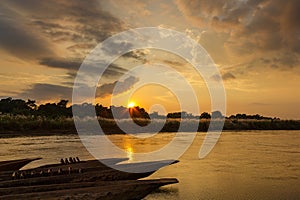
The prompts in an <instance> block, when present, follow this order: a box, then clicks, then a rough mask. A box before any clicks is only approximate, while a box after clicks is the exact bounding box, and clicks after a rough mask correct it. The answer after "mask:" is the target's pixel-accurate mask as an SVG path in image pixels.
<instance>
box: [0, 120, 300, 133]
mask: <svg viewBox="0 0 300 200" xmlns="http://www.w3.org/2000/svg"><path fill="white" fill-rule="evenodd" d="M86 121H87V122H88V121H89V120H88V119H87V120H86ZM98 121H99V124H100V125H101V127H102V129H103V131H104V132H105V133H106V134H122V133H124V131H122V130H121V129H120V128H119V126H118V124H117V123H116V121H114V120H112V119H104V118H99V119H98ZM128 122H129V120H119V121H118V123H119V124H120V125H121V126H123V127H126V130H128V131H129V132H139V131H140V130H137V129H136V128H135V127H134V126H132V125H130V123H128ZM135 122H136V124H138V125H140V126H142V127H144V129H143V130H142V131H144V132H153V130H155V131H156V130H161V132H176V131H178V130H179V126H180V125H181V129H180V130H181V131H187V132H188V131H194V130H195V129H193V128H192V127H197V125H199V126H198V131H199V132H204V131H207V130H208V127H209V124H210V120H207V119H202V120H200V121H199V120H195V119H193V120H188V119H186V120H182V122H181V123H180V120H178V119H168V120H167V121H166V123H165V121H164V120H154V121H152V122H151V121H150V120H145V119H136V120H135ZM146 125H148V126H146ZM223 130H300V121H298V120H236V119H235V120H231V119H226V120H225V124H224V128H223ZM0 133H1V134H21V135H24V134H29V135H30V134H51V133H61V134H76V133H77V131H76V128H75V125H74V121H73V119H72V118H56V119H51V118H45V117H34V116H32V117H24V116H9V115H1V116H0Z"/></svg>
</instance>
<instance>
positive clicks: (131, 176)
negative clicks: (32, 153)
mask: <svg viewBox="0 0 300 200" xmlns="http://www.w3.org/2000/svg"><path fill="white" fill-rule="evenodd" d="M126 160H127V159H124V158H112V159H106V160H102V161H103V162H105V163H110V164H111V165H113V166H118V167H117V169H124V170H125V171H120V170H117V169H115V167H113V168H111V167H108V166H107V165H105V164H103V163H102V162H99V161H98V160H88V161H79V159H78V160H76V159H72V158H70V162H64V161H63V160H62V162H61V163H59V164H50V165H44V166H40V167H37V168H32V169H27V170H18V171H15V172H13V173H11V171H10V173H9V172H2V174H1V176H0V196H1V199H20V198H26V199H27V198H31V199H39V198H42V199H48V198H49V199H53V198H54V199H57V198H62V199H65V198H70V199H81V198H86V199H141V198H143V197H145V196H146V195H147V194H149V193H150V192H151V191H153V190H155V189H157V188H159V187H160V186H163V185H168V184H174V183H177V182H178V180H177V179H157V180H137V179H140V178H144V177H147V176H149V175H151V174H152V173H154V172H155V171H157V170H158V169H160V168H161V167H164V166H166V165H169V164H174V163H176V162H178V161H176V160H162V161H154V162H142V163H124V164H122V163H119V162H123V161H126ZM141 168H142V169H153V170H152V171H149V172H140V173H134V171H136V172H139V169H141ZM126 171H127V172H126ZM130 171H133V172H130Z"/></svg>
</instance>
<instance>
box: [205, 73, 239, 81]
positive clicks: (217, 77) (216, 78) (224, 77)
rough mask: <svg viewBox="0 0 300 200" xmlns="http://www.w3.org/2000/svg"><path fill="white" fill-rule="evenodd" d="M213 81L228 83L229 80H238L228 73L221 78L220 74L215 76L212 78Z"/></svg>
mask: <svg viewBox="0 0 300 200" xmlns="http://www.w3.org/2000/svg"><path fill="white" fill-rule="evenodd" d="M211 79H213V80H215V81H221V80H223V81H228V80H232V79H236V77H235V76H234V75H233V74H232V73H230V72H226V73H224V74H222V75H221V76H220V75H218V74H215V75H213V76H212V77H211Z"/></svg>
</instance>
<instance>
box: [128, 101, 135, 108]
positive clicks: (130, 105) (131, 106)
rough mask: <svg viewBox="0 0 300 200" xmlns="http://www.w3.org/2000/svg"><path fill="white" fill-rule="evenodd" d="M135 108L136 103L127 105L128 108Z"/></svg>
mask: <svg viewBox="0 0 300 200" xmlns="http://www.w3.org/2000/svg"><path fill="white" fill-rule="evenodd" d="M134 106H135V104H134V102H129V104H128V105H127V107H128V108H133V107H134Z"/></svg>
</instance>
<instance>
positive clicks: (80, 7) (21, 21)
mask: <svg viewBox="0 0 300 200" xmlns="http://www.w3.org/2000/svg"><path fill="white" fill-rule="evenodd" d="M1 11H2V12H1ZM0 12H1V13H2V15H4V17H3V16H1V18H0V30H1V32H0V45H1V46H0V47H2V48H3V49H4V50H5V51H8V52H10V53H13V54H14V55H16V56H19V54H24V57H26V56H27V57H30V58H32V57H36V58H39V57H40V56H38V55H40V54H41V53H44V54H43V55H44V57H45V55H48V56H51V54H50V52H51V51H50V50H49V49H50V48H51V47H49V48H48V47H47V46H49V44H47V42H46V41H48V42H50V41H52V44H55V43H57V42H69V43H70V48H68V47H66V49H67V50H69V52H70V53H72V52H73V53H74V52H75V51H76V48H77V47H78V51H79V52H76V53H77V54H78V55H80V54H81V57H82V56H85V54H86V52H82V50H91V48H92V47H94V46H95V45H96V44H97V43H98V42H100V41H103V40H104V39H106V38H107V37H109V36H111V35H112V34H114V33H116V32H119V31H121V30H123V29H124V24H123V22H122V21H120V20H119V19H117V18H115V17H114V16H112V14H110V13H109V12H106V11H104V10H103V9H102V8H101V6H100V3H99V2H98V1H95V0H93V1H81V0H75V1H67V0H62V1H54V0H50V1H38V0H27V1H26V2H25V1H20V0H7V1H2V2H1V8H0ZM38 38H45V39H46V40H42V39H38ZM50 43H51V42H50ZM52 51H53V50H52ZM82 54H83V55H82ZM35 55H37V56H35ZM76 56H77V55H76Z"/></svg>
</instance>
